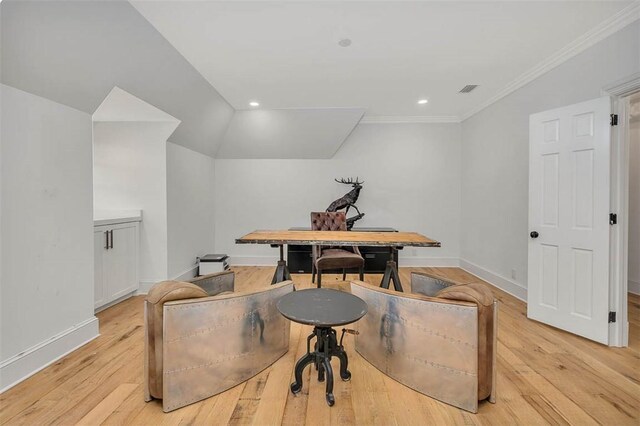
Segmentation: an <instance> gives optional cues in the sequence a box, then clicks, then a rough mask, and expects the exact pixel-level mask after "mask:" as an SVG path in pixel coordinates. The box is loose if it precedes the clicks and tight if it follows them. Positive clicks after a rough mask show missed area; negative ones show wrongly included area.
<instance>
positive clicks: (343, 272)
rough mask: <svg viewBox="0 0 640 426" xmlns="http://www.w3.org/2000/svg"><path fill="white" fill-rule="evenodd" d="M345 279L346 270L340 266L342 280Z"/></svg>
mask: <svg viewBox="0 0 640 426" xmlns="http://www.w3.org/2000/svg"><path fill="white" fill-rule="evenodd" d="M346 279H347V270H346V269H344V268H342V281H345V280H346Z"/></svg>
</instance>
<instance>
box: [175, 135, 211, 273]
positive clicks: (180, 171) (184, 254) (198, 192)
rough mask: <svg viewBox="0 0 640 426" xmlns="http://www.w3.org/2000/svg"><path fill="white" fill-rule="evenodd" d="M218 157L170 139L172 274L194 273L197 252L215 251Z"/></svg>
mask: <svg viewBox="0 0 640 426" xmlns="http://www.w3.org/2000/svg"><path fill="white" fill-rule="evenodd" d="M213 179H214V160H213V158H211V157H208V156H206V155H202V154H200V153H198V152H195V151H192V150H190V149H188V148H184V147H182V146H180V145H175V144H173V143H167V221H168V229H167V233H168V242H169V245H168V257H169V278H177V277H185V278H186V277H190V276H192V274H193V273H195V269H194V266H195V260H196V257H197V256H202V255H204V254H207V253H214V252H215V250H214V227H215V223H214V205H215V203H216V198H215V197H214V185H213Z"/></svg>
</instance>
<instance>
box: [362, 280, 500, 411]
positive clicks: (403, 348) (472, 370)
mask: <svg viewBox="0 0 640 426" xmlns="http://www.w3.org/2000/svg"><path fill="white" fill-rule="evenodd" d="M351 292H352V293H353V294H355V295H356V296H358V297H360V298H361V299H363V300H364V301H365V302H367V305H368V306H369V311H368V313H367V315H366V316H365V317H364V318H363V319H361V320H360V321H359V322H358V323H357V324H356V328H357V329H358V330H359V332H360V334H359V335H358V336H356V342H355V343H356V351H358V353H360V355H362V357H363V358H365V359H366V360H367V361H369V362H370V363H371V364H373V365H374V366H375V367H377V368H378V369H379V370H380V371H382V372H383V373H385V374H387V375H388V376H390V377H392V378H394V379H395V380H397V381H399V382H400V383H402V384H404V385H406V386H408V387H410V388H412V389H415V390H416V391H418V392H421V393H423V394H425V395H429V396H431V397H433V398H435V399H438V400H440V401H442V402H445V403H447V404H451V405H454V406H456V407H458V408H462V409H464V410H467V411H471V412H474V413H475V412H477V411H478V401H482V400H485V399H488V400H489V402H492V403H494V402H495V398H496V373H495V372H496V343H497V314H498V304H497V301H496V300H495V299H494V297H493V294H492V292H491V289H490V288H489V286H488V285H486V284H485V283H482V282H480V281H469V282H457V281H455V280H449V279H443V278H441V277H438V276H435V275H431V274H426V273H412V274H411V293H398V292H394V291H391V290H388V289H384V288H380V287H376V286H372V285H370V284H367V283H364V282H358V281H354V282H352V283H351Z"/></svg>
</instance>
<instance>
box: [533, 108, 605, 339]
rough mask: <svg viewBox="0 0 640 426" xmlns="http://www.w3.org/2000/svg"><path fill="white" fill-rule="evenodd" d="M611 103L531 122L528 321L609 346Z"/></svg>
mask: <svg viewBox="0 0 640 426" xmlns="http://www.w3.org/2000/svg"><path fill="white" fill-rule="evenodd" d="M610 109H611V102H610V99H609V98H600V99H595V100H592V101H588V102H583V103H580V104H576V105H570V106H567V107H563V108H558V109H554V110H551V111H545V112H541V113H538V114H534V115H532V116H531V117H530V122H529V132H530V134H529V147H530V150H529V227H530V229H529V231H530V232H531V231H537V232H538V238H533V237H531V238H529V277H528V278H529V280H528V287H529V288H528V303H527V313H528V316H529V318H532V319H535V320H538V321H541V322H544V323H547V324H550V325H553V326H555V327H558V328H561V329H564V330H567V331H570V332H572V333H575V334H579V335H581V336H584V337H587V338H590V339H593V340H596V341H598V342H602V343H607V342H608V331H609V325H608V312H609V232H610V231H609V222H608V214H609V191H610V188H609V181H610V174H609V173H610V172H609V169H610V165H609V158H610V125H609V114H610Z"/></svg>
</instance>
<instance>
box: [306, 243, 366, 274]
mask: <svg viewBox="0 0 640 426" xmlns="http://www.w3.org/2000/svg"><path fill="white" fill-rule="evenodd" d="M362 266H364V259H363V258H362V256H360V255H358V254H356V253H352V252H350V251H349V250H343V249H339V248H331V249H324V250H322V256H321V257H319V258H317V259H316V268H317V269H318V270H322V269H333V268H335V269H339V268H360V267H362Z"/></svg>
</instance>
